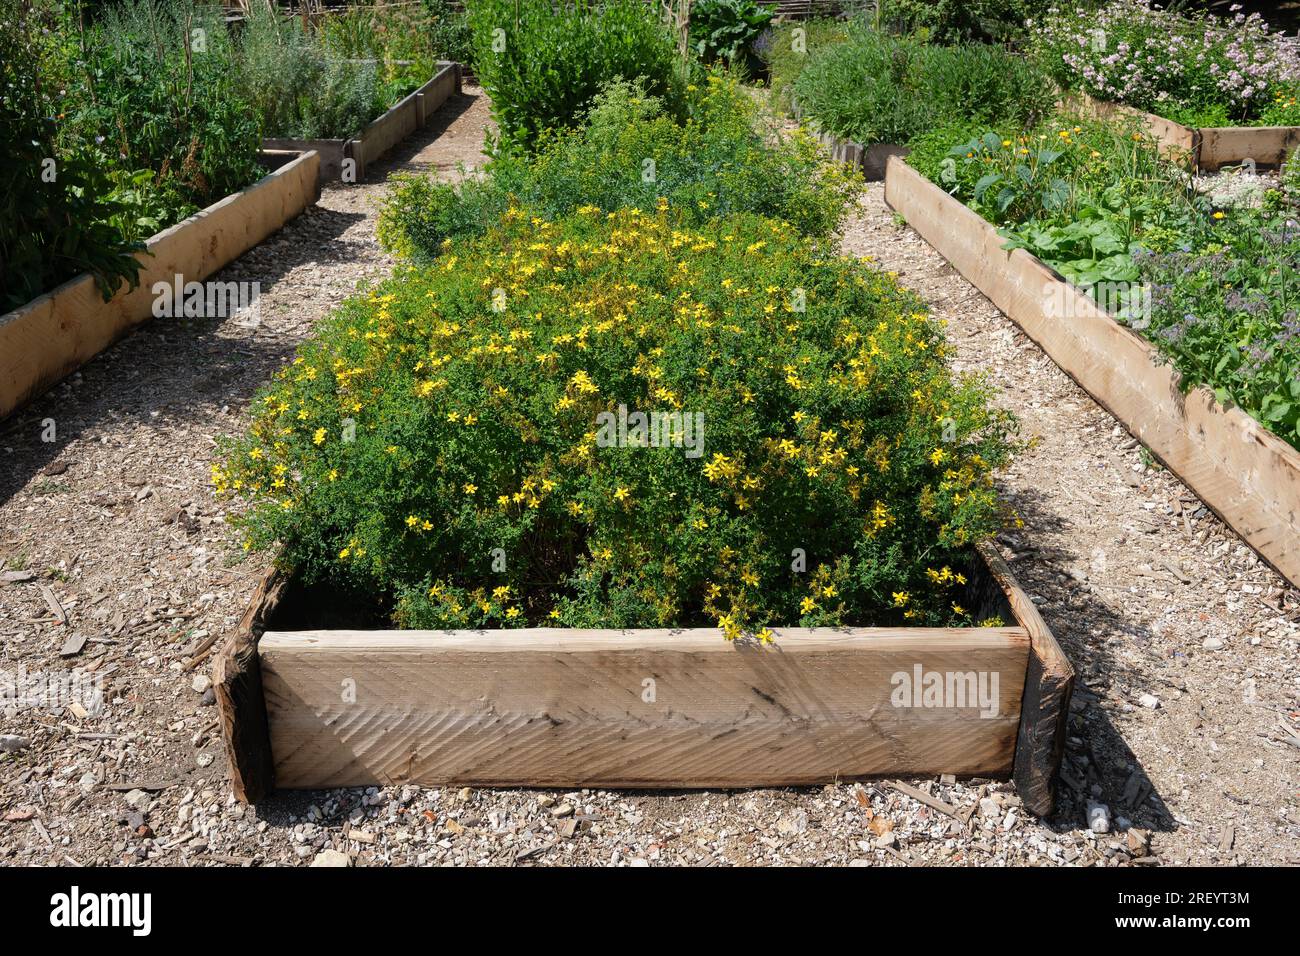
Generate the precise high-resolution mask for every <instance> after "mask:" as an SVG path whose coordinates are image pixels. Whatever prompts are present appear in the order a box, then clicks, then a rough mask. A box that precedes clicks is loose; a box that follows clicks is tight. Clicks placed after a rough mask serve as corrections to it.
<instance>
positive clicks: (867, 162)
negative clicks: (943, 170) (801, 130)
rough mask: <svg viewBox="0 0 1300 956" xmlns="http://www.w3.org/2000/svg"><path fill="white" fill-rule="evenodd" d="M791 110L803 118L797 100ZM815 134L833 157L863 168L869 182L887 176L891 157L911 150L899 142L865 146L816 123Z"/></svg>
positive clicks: (903, 154)
mask: <svg viewBox="0 0 1300 956" xmlns="http://www.w3.org/2000/svg"><path fill="white" fill-rule="evenodd" d="M790 111H791V113H792V114H793V116H794V118H795V119H797V120H802V119H803V111H802V110H801V109H800V108H799V104H798V103H797V102H795V103H793V104H791V107H790ZM814 135H815V136H816V137H817V142H819V143H821V144H822V145H823V146H825V147H826V149H827V151H828V152H829V153H830V154H831V159H834V160H836V161H837V162H841V163H848V164H849V165H850V166H855V167H857V168H858V169H860V170H862V175H863V178H865V179H866V180H867V181H868V182H878V181H880V180H882V179H884V178H885V167H886V166H887V165H888V163H889V157H891V156H906V155H907V154H908V153H909V152H910V150H909V149H908V148H907V147H906V146H900V145H898V144H897V143H872V144H871V145H870V146H864V145H862V144H861V143H857V142H854V141H853V140H851V139H841V138H840V137H838V136H836V135H834V134H833V133H827V132H826V131H825V130H820V129H816V127H815V125H814Z"/></svg>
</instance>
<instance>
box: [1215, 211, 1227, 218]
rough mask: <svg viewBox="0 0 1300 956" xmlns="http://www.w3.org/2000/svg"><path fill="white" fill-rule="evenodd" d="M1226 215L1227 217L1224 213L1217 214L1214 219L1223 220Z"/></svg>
mask: <svg viewBox="0 0 1300 956" xmlns="http://www.w3.org/2000/svg"><path fill="white" fill-rule="evenodd" d="M1224 215H1225V214H1224V213H1222V212H1216V213H1215V214H1214V218H1215V219H1222V218H1223V217H1224Z"/></svg>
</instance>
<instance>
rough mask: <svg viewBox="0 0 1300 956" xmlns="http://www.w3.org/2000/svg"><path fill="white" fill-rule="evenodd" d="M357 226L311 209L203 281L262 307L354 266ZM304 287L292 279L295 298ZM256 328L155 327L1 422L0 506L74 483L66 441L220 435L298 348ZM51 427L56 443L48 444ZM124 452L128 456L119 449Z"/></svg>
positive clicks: (227, 323) (346, 217)
mask: <svg viewBox="0 0 1300 956" xmlns="http://www.w3.org/2000/svg"><path fill="white" fill-rule="evenodd" d="M361 218H363V216H362V215H361V214H360V213H343V212H337V211H334V210H330V209H326V208H323V207H321V206H315V207H313V208H312V209H310V210H308V211H307V212H305V213H304V214H303V215H301V216H299V217H298V218H297V219H295V220H293V221H292V222H290V223H288V224H286V225H285V227H284V228H283V229H281V230H280V231H279V232H277V233H274V234H272V235H271V236H269V237H267V239H265V240H264V241H263V242H262V243H261V244H259V245H258V246H256V247H255V248H253V249H251V250H249V251H248V252H247V253H245V254H244V255H243V256H241V257H240V258H239V259H236V260H235V261H234V262H232V263H231V264H230V265H228V266H227V267H226V268H225V269H223V270H221V271H220V272H218V273H217V274H216V275H214V276H212V277H211V279H210V280H209V281H219V282H231V281H234V282H257V283H259V284H260V290H261V295H262V296H263V297H266V296H268V295H270V294H271V293H273V292H274V291H275V289H276V287H277V286H278V285H279V284H280V283H281V282H283V281H285V278H286V276H287V275H288V274H289V273H291V272H292V271H293V270H295V269H298V268H300V267H302V266H304V265H310V264H316V263H320V264H324V265H325V267H326V268H327V269H328V267H329V264H330V263H331V262H348V261H353V260H354V259H355V253H354V252H353V250H352V246H351V244H350V243H349V242H346V241H342V240H340V237H341V236H342V234H343V232H344V231H345V230H346V229H347V228H348V227H349V226H351V225H352V224H353V223H355V222H356V221H357V220H359V219H361ZM303 284H304V283H302V281H301V279H298V280H296V284H295V286H294V288H295V289H297V288H298V287H299V286H301V285H303ZM262 318H263V323H262V325H261V326H260V327H258V328H257V329H255V330H253V329H249V330H245V329H242V328H238V327H237V324H238V322H239V321H240V320H239V319H238V318H234V319H167V318H162V319H152V320H150V321H147V322H145V323H144V324H142V325H140V326H138V327H137V328H136V329H135V331H133V332H132V333H130V334H129V335H128V336H127V337H126V338H124V339H122V340H121V341H120V342H118V343H117V344H116V345H114V346H112V347H111V348H109V349H107V350H105V351H104V352H101V353H100V354H99V355H98V356H96V357H95V358H94V359H92V360H91V361H90V362H88V363H87V364H86V365H84V366H82V367H81V369H79V370H78V372H76V373H73V375H72V376H70V377H69V378H67V379H65V380H64V381H62V382H60V383H59V384H57V385H55V386H54V387H53V388H52V389H50V390H49V391H48V392H46V393H45V394H44V395H41V396H40V397H38V398H36V399H34V400H33V401H32V402H31V403H29V404H28V405H27V406H25V407H24V408H21V409H19V410H18V411H17V412H16V413H15V414H14V415H13V416H11V417H10V418H9V419H7V420H5V421H3V422H0V504H3V503H4V502H7V501H8V500H9V499H10V498H12V497H13V496H14V495H15V494H17V493H18V492H19V491H20V490H21V489H22V488H24V487H25V486H26V485H27V484H28V483H29V482H31V481H32V479H33V478H35V477H36V476H37V475H38V474H45V475H47V476H49V477H50V478H51V479H52V480H57V481H75V479H76V478H77V477H78V476H79V475H78V463H77V462H76V461H67V460H66V459H65V460H62V461H59V462H57V464H56V463H54V460H55V459H56V458H58V457H59V455H60V454H61V453H62V452H63V450H64V449H65V448H66V447H67V445H68V443H69V442H71V441H73V440H76V439H81V440H87V441H89V440H97V439H98V438H100V437H103V438H107V440H108V441H110V442H112V441H114V440H115V439H116V438H119V437H120V435H117V434H113V435H109V434H105V435H103V436H99V435H97V433H98V432H100V431H106V432H107V431H110V430H112V429H113V428H114V427H115V426H117V427H120V426H122V425H130V424H132V423H136V424H152V425H165V424H166V423H168V422H175V421H182V422H183V421H192V420H199V419H203V420H212V421H214V423H215V424H217V425H218V427H219V425H220V422H221V416H220V410H221V409H222V408H223V407H224V406H230V410H231V412H232V414H233V413H235V412H237V411H238V410H239V408H240V407H242V405H243V404H244V403H246V402H247V401H249V400H250V399H251V398H252V396H253V394H254V392H255V391H256V390H257V388H258V386H260V385H261V384H263V383H264V382H265V381H266V380H267V379H268V378H270V376H271V374H272V373H273V372H274V371H275V370H276V369H277V368H279V367H280V365H282V364H283V363H284V362H285V361H287V360H288V359H289V357H290V356H291V355H292V352H293V349H294V348H295V347H296V346H297V344H298V342H299V336H298V335H296V334H292V333H290V334H283V333H277V332H276V331H275V325H276V322H275V321H274V320H272V321H266V320H267V319H268V318H273V317H268V316H267V315H265V314H264V315H263V317H262ZM51 422H52V423H53V431H54V438H55V440H54V441H45V440H43V439H44V438H45V437H47V436H48V434H49V431H50V429H49V424H50V423H51ZM230 422H231V423H232V424H233V423H234V422H235V419H234V418H233V417H232V418H231V419H230ZM9 449H12V451H10V450H9ZM122 451H123V453H124V454H129V449H128V448H127V447H126V446H125V443H123V444H122ZM194 451H195V454H196V455H201V454H204V453H205V452H206V450H205V449H198V448H196V449H195V450H194ZM64 466H67V467H66V473H65V470H64ZM59 476H65V477H59ZM124 492H125V489H124Z"/></svg>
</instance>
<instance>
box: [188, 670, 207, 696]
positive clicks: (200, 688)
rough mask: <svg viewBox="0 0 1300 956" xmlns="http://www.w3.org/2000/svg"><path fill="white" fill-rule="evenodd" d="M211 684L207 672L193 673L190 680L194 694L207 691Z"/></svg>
mask: <svg viewBox="0 0 1300 956" xmlns="http://www.w3.org/2000/svg"><path fill="white" fill-rule="evenodd" d="M211 686H212V678H211V677H209V676H208V675H207V674H195V675H194V679H193V680H192V681H190V687H191V689H193V691H194V693H196V694H204V693H207V690H208V688H209V687H211Z"/></svg>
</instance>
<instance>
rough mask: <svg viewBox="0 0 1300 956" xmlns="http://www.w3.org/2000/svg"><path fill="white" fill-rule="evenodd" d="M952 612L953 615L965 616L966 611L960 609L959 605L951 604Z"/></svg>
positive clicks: (962, 608)
mask: <svg viewBox="0 0 1300 956" xmlns="http://www.w3.org/2000/svg"><path fill="white" fill-rule="evenodd" d="M952 611H953V613H954V614H965V613H966V609H965V608H964V607H962V606H961V605H960V604H953V606H952Z"/></svg>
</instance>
